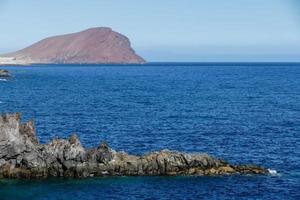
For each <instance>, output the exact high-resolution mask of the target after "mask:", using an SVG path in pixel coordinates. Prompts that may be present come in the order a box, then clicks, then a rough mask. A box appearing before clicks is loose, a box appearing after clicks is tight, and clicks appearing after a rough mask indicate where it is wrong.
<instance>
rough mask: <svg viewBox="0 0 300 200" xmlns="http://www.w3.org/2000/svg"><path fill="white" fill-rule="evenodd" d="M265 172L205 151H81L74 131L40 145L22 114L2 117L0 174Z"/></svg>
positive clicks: (101, 147) (104, 148)
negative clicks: (140, 152)
mask: <svg viewBox="0 0 300 200" xmlns="http://www.w3.org/2000/svg"><path fill="white" fill-rule="evenodd" d="M266 173H268V171H267V170H266V169H264V168H262V167H259V166H254V165H251V166H250V165H231V164H229V163H228V162H226V161H224V160H221V159H216V158H213V157H211V156H209V155H207V154H187V153H181V152H176V151H169V150H163V151H160V152H154V153H150V154H146V155H143V156H135V155H129V154H127V153H125V152H117V151H115V150H113V149H111V148H110V147H109V146H108V145H107V144H106V143H102V144H100V145H99V147H97V148H93V149H85V148H84V147H83V146H82V145H81V143H80V140H79V139H78V137H77V136H76V135H72V136H71V137H70V139H68V140H65V139H54V140H53V141H51V142H50V143H49V144H40V143H39V141H38V139H37V137H36V131H35V126H34V123H33V122H32V121H29V122H27V123H25V124H21V122H20V114H5V115H2V116H1V117H0V178H46V177H77V178H83V177H92V176H122V175H126V176H137V175H226V174H266Z"/></svg>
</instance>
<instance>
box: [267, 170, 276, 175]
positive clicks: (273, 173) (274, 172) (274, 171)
mask: <svg viewBox="0 0 300 200" xmlns="http://www.w3.org/2000/svg"><path fill="white" fill-rule="evenodd" d="M268 172H269V174H271V175H278V173H277V171H276V170H275V169H268Z"/></svg>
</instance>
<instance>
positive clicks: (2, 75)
mask: <svg viewBox="0 0 300 200" xmlns="http://www.w3.org/2000/svg"><path fill="white" fill-rule="evenodd" d="M9 77H10V74H9V72H8V71H7V70H5V69H0V78H9Z"/></svg>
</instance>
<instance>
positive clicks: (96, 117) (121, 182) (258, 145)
mask: <svg viewBox="0 0 300 200" xmlns="http://www.w3.org/2000/svg"><path fill="white" fill-rule="evenodd" d="M7 69H9V70H10V71H12V73H13V74H14V78H12V79H11V80H9V81H3V80H2V81H1V80H0V91H1V92H0V112H16V111H18V112H22V113H23V116H24V118H25V119H30V118H34V119H36V123H37V128H38V135H39V136H40V139H41V142H48V141H49V140H50V139H51V138H53V137H55V136H59V137H68V136H69V135H70V134H71V133H73V132H76V133H78V135H79V136H80V138H81V140H82V142H83V144H84V145H85V146H87V147H91V146H95V145H98V144H99V143H100V141H101V140H106V141H107V142H108V143H109V144H110V145H111V146H112V147H113V148H115V149H117V150H125V151H128V152H130V153H134V154H142V153H145V152H148V151H154V150H160V149H164V148H168V149H174V150H180V151H187V152H207V153H210V154H213V155H215V156H217V157H222V158H225V159H227V160H229V161H232V162H235V163H256V164H261V165H264V166H266V167H268V168H270V169H275V170H276V171H278V173H279V174H277V175H276V176H250V177H248V176H246V177H245V176H244V177H241V176H234V177H175V178H174V177H172V178H170V177H134V178H129V177H121V178H96V179H87V180H61V179H60V180H47V181H8V180H3V181H0V199H13V198H17V199H67V198H70V197H77V198H78V199H99V198H123V199H134V198H148V199H158V198H172V199H199V198H200V199H202V198H207V199H233V198H234V197H235V198H237V199H299V196H300V195H299V190H300V170H299V166H300V150H299V147H300V136H299V134H300V65H299V66H297V65H295V64H294V65H287V64H278V65H276V66H271V65H268V64H266V65H262V64H260V65H256V64H248V65H246V66H239V65H238V64H234V65H221V64H218V65H207V66H206V65H204V64H192V65H191V64H188V63H181V64H178V63H177V64H154V65H151V64H149V65H147V66H91V65H90V66H57V65H55V66H54V65H48V66H31V67H7Z"/></svg>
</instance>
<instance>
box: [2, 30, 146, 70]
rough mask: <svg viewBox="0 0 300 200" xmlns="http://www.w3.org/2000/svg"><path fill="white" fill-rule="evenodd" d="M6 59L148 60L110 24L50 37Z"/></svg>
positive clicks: (24, 61)
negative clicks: (110, 26)
mask: <svg viewBox="0 0 300 200" xmlns="http://www.w3.org/2000/svg"><path fill="white" fill-rule="evenodd" d="M2 60H3V61H2V62H3V63H9V64H14V63H15V64H32V63H46V64H51V63H68V64H73V63H95V64H97V63H144V62H145V60H144V59H143V58H141V57H140V56H138V55H137V54H136V53H135V51H134V50H133V49H132V48H131V44H130V41H129V39H128V38H127V37H125V36H124V35H122V34H120V33H117V32H115V31H113V30H112V29H111V28H106V27H101V28H91V29H88V30H85V31H81V32H78V33H71V34H66V35H59V36H54V37H49V38H46V39H43V40H41V41H39V42H37V43H35V44H33V45H31V46H29V47H27V48H25V49H22V50H20V51H17V52H15V53H10V54H7V55H5V56H3V57H2ZM0 64H1V58H0Z"/></svg>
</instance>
